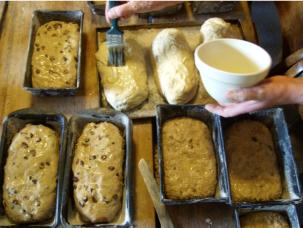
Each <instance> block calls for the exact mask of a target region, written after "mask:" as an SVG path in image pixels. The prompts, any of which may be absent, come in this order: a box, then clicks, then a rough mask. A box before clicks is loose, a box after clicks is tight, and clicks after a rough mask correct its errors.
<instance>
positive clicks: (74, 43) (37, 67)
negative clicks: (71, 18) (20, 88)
mask: <svg viewBox="0 0 303 228" xmlns="http://www.w3.org/2000/svg"><path fill="white" fill-rule="evenodd" d="M78 46H79V26H78V25H77V24H75V23H66V22H62V21H51V22H48V23H46V24H44V25H42V26H40V27H39V28H38V31H37V33H36V37H35V43H34V51H33V56H32V84H33V87H35V88H72V87H75V85H76V76H77V56H78V54H77V53H78Z"/></svg>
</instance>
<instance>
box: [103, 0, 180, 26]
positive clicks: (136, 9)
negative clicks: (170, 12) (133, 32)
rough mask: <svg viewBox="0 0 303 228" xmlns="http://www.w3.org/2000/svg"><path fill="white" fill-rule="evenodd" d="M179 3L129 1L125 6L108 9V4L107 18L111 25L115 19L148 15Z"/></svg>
mask: <svg viewBox="0 0 303 228" xmlns="http://www.w3.org/2000/svg"><path fill="white" fill-rule="evenodd" d="M177 3H178V1H136V0H135V1H129V2H127V3H125V4H122V5H119V6H116V7H113V8H111V9H108V3H106V11H105V18H106V20H107V22H108V23H109V22H110V20H112V19H115V18H120V17H121V18H127V17H130V16H131V15H133V14H135V13H146V12H150V11H154V10H160V9H163V8H165V7H167V6H172V5H175V4H177Z"/></svg>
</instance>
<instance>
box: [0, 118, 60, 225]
mask: <svg viewBox="0 0 303 228" xmlns="http://www.w3.org/2000/svg"><path fill="white" fill-rule="evenodd" d="M58 159H59V139H58V135H57V133H56V132H55V131H53V130H52V129H50V128H48V127H45V126H43V125H31V124H28V125H26V127H24V128H23V129H22V130H21V131H20V132H18V133H17V134H16V135H15V136H14V138H13V140H12V143H11V145H10V147H9V149H8V157H7V160H6V164H5V167H4V185H3V205H4V209H5V213H6V214H7V216H8V217H9V218H10V219H11V220H12V221H13V222H15V223H28V222H40V221H43V220H45V219H47V218H50V217H52V216H53V213H54V206H55V198H56V185H57V184H56V179H57V168H58Z"/></svg>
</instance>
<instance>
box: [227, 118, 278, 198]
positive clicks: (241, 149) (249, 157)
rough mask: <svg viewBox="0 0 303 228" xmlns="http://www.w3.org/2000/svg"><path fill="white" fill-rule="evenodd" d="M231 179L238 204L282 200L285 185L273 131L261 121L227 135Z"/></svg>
mask: <svg viewBox="0 0 303 228" xmlns="http://www.w3.org/2000/svg"><path fill="white" fill-rule="evenodd" d="M225 146H226V152H227V160H228V171H229V180H230V185H231V193H232V198H233V200H234V201H250V202H254V201H268V200H275V199H278V198H280V197H281V194H282V183H281V177H280V172H279V167H278V161H277V155H276V152H275V147H274V143H273V139H272V135H271V132H270V131H269V129H268V128H267V127H266V126H265V125H264V124H263V123H261V122H259V121H254V120H242V121H239V122H236V123H234V124H233V125H231V126H230V127H229V128H228V129H227V130H226V134H225Z"/></svg>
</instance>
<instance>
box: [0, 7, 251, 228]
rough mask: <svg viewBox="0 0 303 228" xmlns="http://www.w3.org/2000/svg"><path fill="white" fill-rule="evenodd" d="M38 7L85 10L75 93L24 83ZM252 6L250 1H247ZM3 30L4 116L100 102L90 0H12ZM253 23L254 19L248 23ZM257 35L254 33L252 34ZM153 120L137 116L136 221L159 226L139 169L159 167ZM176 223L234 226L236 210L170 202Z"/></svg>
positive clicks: (0, 91)
mask: <svg viewBox="0 0 303 228" xmlns="http://www.w3.org/2000/svg"><path fill="white" fill-rule="evenodd" d="M35 9H52V10H78V9H81V10H82V11H83V12H84V14H85V16H84V34H85V35H84V49H83V50H84V51H83V54H84V58H83V73H82V82H83V85H82V88H81V92H80V93H79V94H77V95H76V96H74V97H34V96H32V95H31V94H30V93H28V92H26V91H25V90H23V89H22V84H23V78H24V71H25V63H26V57H27V46H28V42H29V40H28V39H29V30H30V25H31V17H32V11H33V10H35ZM244 9H245V10H246V12H248V11H247V5H245V4H244ZM2 26H3V27H2V29H1V31H2V32H1V34H0V121H2V120H3V118H4V117H5V116H6V115H7V114H9V113H10V112H12V111H14V110H17V109H21V108H27V107H33V108H39V109H49V110H55V111H56V112H62V113H64V114H66V115H67V116H69V115H71V114H74V113H76V112H78V111H80V110H83V109H89V108H96V107H98V106H99V97H98V94H99V91H98V79H97V70H96V62H95V57H94V54H95V52H96V44H95V28H96V20H95V19H94V18H93V17H92V15H91V12H90V10H89V8H88V6H87V4H86V2H9V4H8V8H7V13H6V15H5V18H4V21H3V23H2ZM247 26H248V28H251V24H248V25H247ZM252 39H253V38H252ZM152 126H153V125H152V120H151V119H146V120H140V121H134V129H133V141H134V154H135V160H134V167H135V176H134V178H135V202H134V203H135V222H134V223H135V225H136V226H138V227H144V228H148V227H151V228H154V227H156V215H155V212H154V208H153V205H152V202H151V200H150V197H149V195H148V192H147V190H146V188H145V185H144V183H143V180H142V178H141V176H140V174H139V171H138V169H137V165H136V164H137V163H138V161H139V159H141V158H144V159H145V160H146V161H147V162H148V164H149V165H150V167H153V132H152ZM168 209H169V212H170V214H171V216H172V218H173V221H174V223H175V226H176V227H209V226H210V225H211V224H212V225H213V226H214V227H229V226H231V227H232V225H228V224H231V223H232V216H231V215H232V211H231V210H230V208H228V207H226V206H224V205H222V206H217V205H215V206H214V205H212V206H211V205H205V206H182V207H181V206H178V207H169V208H168Z"/></svg>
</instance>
